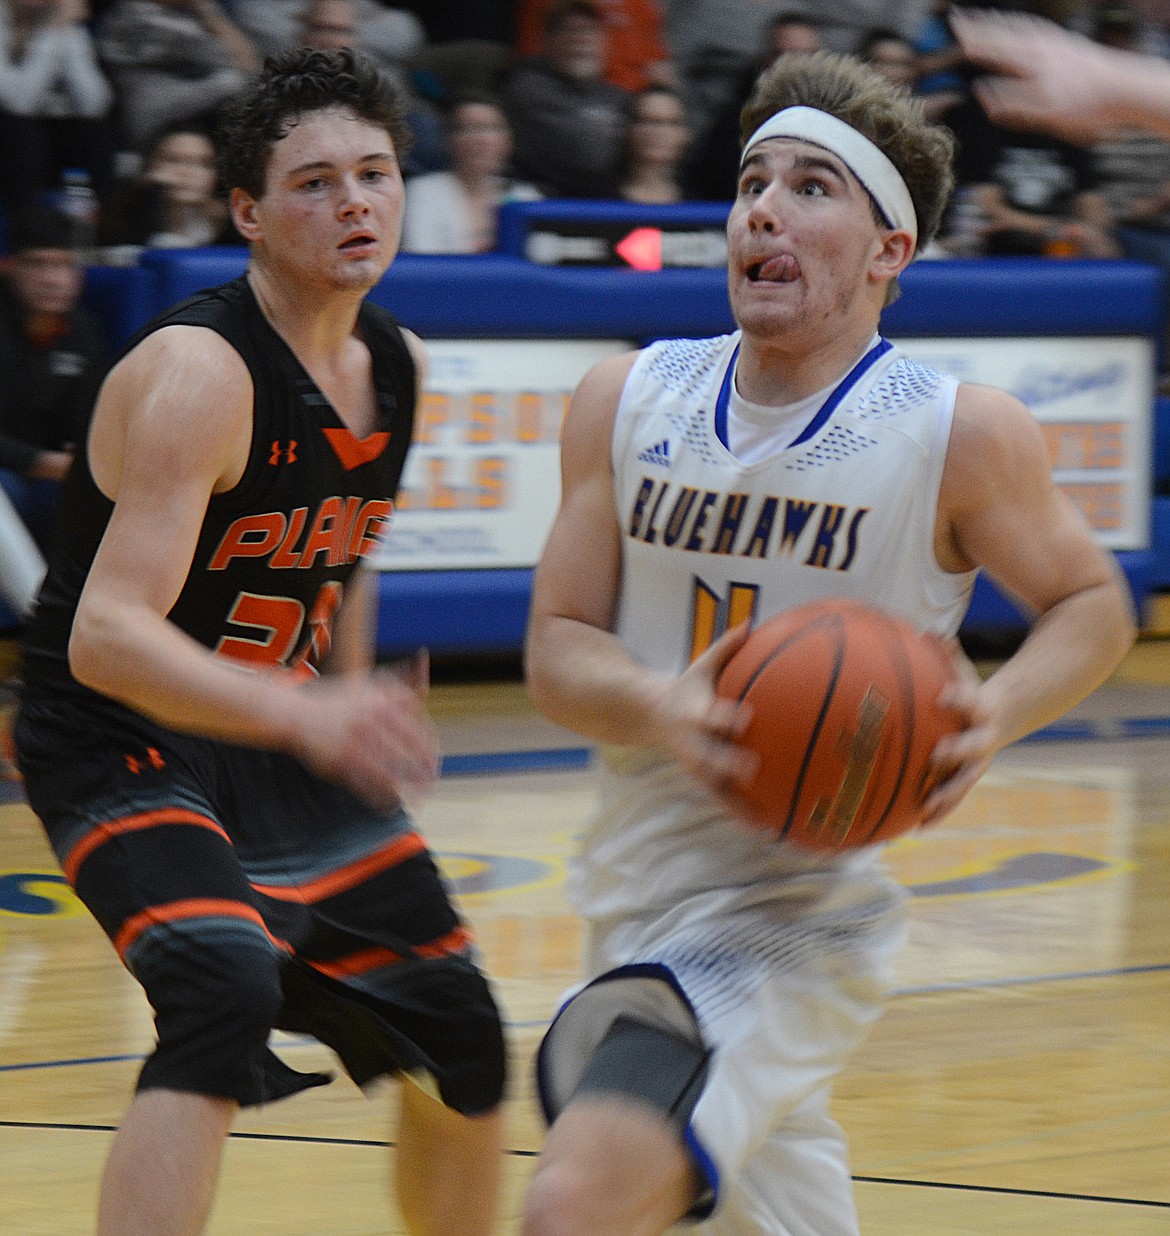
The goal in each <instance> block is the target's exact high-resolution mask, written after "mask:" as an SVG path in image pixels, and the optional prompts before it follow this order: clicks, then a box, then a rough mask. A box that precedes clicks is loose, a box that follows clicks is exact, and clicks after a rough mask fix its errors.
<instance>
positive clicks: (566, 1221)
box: [522, 970, 711, 1236]
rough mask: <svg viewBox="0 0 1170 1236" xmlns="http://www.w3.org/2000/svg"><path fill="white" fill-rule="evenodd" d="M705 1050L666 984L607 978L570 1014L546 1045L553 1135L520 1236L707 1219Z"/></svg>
mask: <svg viewBox="0 0 1170 1236" xmlns="http://www.w3.org/2000/svg"><path fill="white" fill-rule="evenodd" d="M707 1070H708V1051H707V1048H706V1047H705V1045H704V1044H703V1042H702V1040H701V1038H700V1036H699V1034H698V1028H697V1026H696V1025H695V1023H694V1019H693V1014H692V1013H691V1011H690V1008H689V1006H688V1005H687V1004H686V1001H685V997H683V996H682V993H681V991H679V990H677V989H676V988H675V987H673V986H672V985H671V983H670V981H669V979H668V978H667V977H666V976H665V975H664V974H662V973H659V972H657V971H656V972H654V973H652V974H647V973H645V972H644V970H642V971H639V972H638V973H637V974H634V975H626V976H624V977H623V976H622V975H621V973H620V972H616V973H615V975H614V976H603V978H602V979H601V980H599V981H598V982H596V983H594V984H591V985H590V986H589V987H587V988H585V989H584V990H583V991H582V992H579V993H578V994H577V996H576V997H575V998H574V999H573V1000H571V1001H570V1002H569V1003H568V1005H566V1006H565V1008H563V1009H562V1010H561V1012H560V1014H558V1016H557V1018H556V1019H555V1020H554V1022H553V1025H552V1026H551V1027H550V1029H549V1032H548V1034H546V1036H545V1039H544V1042H543V1043H542V1044H541V1049H540V1055H539V1058H538V1062H537V1074H538V1083H539V1086H540V1095H541V1101H542V1104H543V1106H544V1110H545V1115H546V1117H548V1118H549V1119H551V1127H550V1129H549V1133H548V1136H547V1137H546V1139H545V1144H544V1149H543V1151H542V1153H541V1158H540V1162H539V1164H538V1166H537V1170H536V1172H535V1174H534V1176H533V1179H532V1182H531V1185H530V1186H529V1190H528V1194H527V1197H526V1199H525V1208H524V1227H523V1229H522V1230H523V1233H524V1236H553V1234H554V1233H555V1234H556V1236H605V1234H606V1233H613V1232H622V1233H630V1234H633V1236H657V1234H658V1233H661V1232H665V1231H666V1229H667V1228H669V1227H670V1226H671V1225H672V1224H673V1223H675V1222H676V1221H677V1220H679V1219H680V1218H682V1217H683V1216H684V1215H686V1214H687V1213H689V1212H691V1211H692V1210H695V1209H696V1208H698V1209H700V1210H701V1209H703V1208H705V1206H706V1205H707V1204H708V1202H709V1198H710V1196H711V1188H710V1185H711V1182H710V1180H709V1178H708V1177H707V1175H706V1173H705V1171H704V1170H703V1169H702V1168H701V1166H700V1164H699V1162H698V1160H697V1159H696V1157H695V1154H694V1148H693V1146H692V1145H691V1142H690V1137H689V1128H690V1117H691V1113H692V1111H693V1109H694V1105H695V1103H696V1101H697V1100H698V1098H699V1096H700V1095H701V1093H702V1091H703V1087H704V1084H705V1082H706V1078H707Z"/></svg>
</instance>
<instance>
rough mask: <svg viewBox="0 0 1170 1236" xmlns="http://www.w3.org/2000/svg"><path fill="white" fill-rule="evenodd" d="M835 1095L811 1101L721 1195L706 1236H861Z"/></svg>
mask: <svg viewBox="0 0 1170 1236" xmlns="http://www.w3.org/2000/svg"><path fill="white" fill-rule="evenodd" d="M828 1106H829V1091H828V1089H827V1088H826V1089H825V1090H821V1091H818V1092H817V1093H815V1094H813V1095H810V1096H809V1097H808V1098H807V1099H806V1100H805V1101H804V1102H803V1103H802V1104H801V1105H800V1106H799V1107H798V1108H797V1109H796V1110H795V1111H794V1112H792V1113H791V1115H789V1116H788V1117H787V1118H786V1119H785V1120H784V1121H783V1122H782V1123H781V1125H780V1127H779V1128H778V1129H776V1130H775V1131H774V1132H773V1133H772V1134H771V1135H770V1136H769V1137H768V1139H767V1140H766V1141H765V1142H764V1144H763V1145H762V1146H761V1147H760V1148H759V1150H758V1151H757V1152H756V1154H755V1155H754V1156H753V1157H752V1158H751V1159H750V1160H749V1161H748V1163H747V1164H746V1165H745V1166H744V1168H743V1169H742V1170H741V1171H740V1172H737V1173H736V1174H735V1176H734V1178H733V1179H731V1180H728V1181H727V1182H726V1186H725V1187H724V1188H723V1189H722V1190H721V1191H720V1203H719V1207H718V1209H717V1210H716V1211H715V1213H714V1214H713V1215H712V1216H711V1218H710V1219H709V1220H708V1221H707V1222H706V1223H705V1224H704V1225H703V1226H702V1228H701V1229H700V1231H701V1232H702V1233H703V1236H757V1234H758V1233H759V1232H770V1231H782V1232H793V1233H797V1232H805V1233H812V1232H815V1233H816V1234H817V1236H858V1222H857V1210H856V1206H855V1202H854V1197H853V1180H852V1177H851V1175H850V1170H849V1156H848V1150H847V1147H846V1143H845V1134H844V1132H843V1131H842V1129H841V1127H840V1125H838V1124H837V1123H836V1121H834V1120H833V1119H832V1118H831V1117H830V1116H829V1112H828Z"/></svg>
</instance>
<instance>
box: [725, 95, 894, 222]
mask: <svg viewBox="0 0 1170 1236" xmlns="http://www.w3.org/2000/svg"><path fill="white" fill-rule="evenodd" d="M770 137H791V138H795V139H796V140H797V141H801V142H810V143H811V144H812V145H814V146H820V147H821V148H822V149H823V150H828V151H829V152H830V153H832V154H835V155H836V156H837V158H839V159H840V160H841V162H842V163H844V164H845V166H846V167H847V168H848V169H849V170H850V171H851V172H852V173H853V174H854V176H856V177H857V179H858V180H859V181H860V182H861V187H862V188H863V189H864V190H865V191H866V193H868V194H869V196H870V197H871V198H873V200H874V203H875V204H876V205H877V208H878V210H879V211H881V213H882V215H883V217H884V218H885V221H886V223H887V224H889V226H890V227H892V228H898V229H901V230H904V231H907V232H909V233H910V234H911V236H913V237H914V239H915V240H916V241H917V239H918V216H917V214H916V213H915V210H914V201H913V199H912V198H911V197H910V190H909V189H907V188H906V182H905V181H904V180H903V179H902V176H901V173H900V172H899V171H898V169H897V168H896V167H895V166H894V165H893V164H892V163H891V162H890V160H889V159H888V158H887V157H886V156H885V155H884V154H883V153H882V152H881V151H880V150H879V149H878V148H877V147H876V146H875V145H874V144H873V142H871V141H870V140H869V138H868V137H865V136H864V135H863V134H861V133H858V131H857V130H856V129H855V128H853V126H852V125H848V124H846V123H845V121H843V120H838V119H837V117H836V116H830V115H829V113H828V112H822V111H818V110H817V108H815V107H786V108H785V109H784V110H783V111H782V112H777V113H776V114H775V115H774V116H771V117H769V118H768V119H767V120H765V121H764V123H763V124H762V125H760V127H759V128H758V129H757V130H756V131H755V132H754V133H753V134H752V135H751V137H749V138H748V140H747V143H746V144H745V145H744V148H743V155H742V157H741V158H740V161H739V164H740V167H742V166H743V163H744V160H745V159H746V158H747V157H748V154H749V153H750V152H751V150H752V147H754V146H757V145H759V143H760V142H764V141H767V140H768V138H770Z"/></svg>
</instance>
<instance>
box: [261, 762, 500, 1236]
mask: <svg viewBox="0 0 1170 1236" xmlns="http://www.w3.org/2000/svg"><path fill="white" fill-rule="evenodd" d="M270 762H271V763H272V764H273V766H274V767H275V768H278V769H279V779H280V782H281V783H282V785H283V786H285V787H286V788H285V789H284V790H283V791H282V797H283V800H284V806H285V813H284V817H283V819H282V823H283V825H284V828H285V831H286V833H287V832H288V831H289V830H293V831H295V830H296V829H298V828H302V827H303V828H304V829H305V830H306V832H307V833H309V835H310V836H311V835H312V832H313V831H314V830H315V832H316V833H317V834H321V835H325V836H327V837H328V841H329V844H328V845H327V846H325V845H322V844H320V843H318V844H317V845H316V846H315V847H311V846H310V845H309V844H306V845H304V846H303V847H301V849H302V852H303V853H304V855H305V861H304V865H303V866H302V868H301V869H299V870H296V871H294V870H292V869H291V868H289V869H286V871H285V872H284V881H285V887H284V888H282V889H281V890H280V894H279V895H280V897H281V898H282V899H283V903H284V904H288V903H289V902H290V900H292V899H294V896H295V901H296V904H297V905H298V906H299V907H300V908H301V909H302V910H303V912H304V914H305V915H306V918H307V923H308V926H307V928H306V930H305V931H304V932H303V933H301V934H299V935H298V937H297V939H296V941H295V944H296V955H295V958H294V959H293V960H292V961H291V962H290V963H289V965H288V966H286V967H285V970H284V972H283V974H282V983H283V993H284V1004H283V1007H282V1010H281V1013H280V1018H279V1021H278V1025H279V1026H280V1028H282V1029H285V1030H291V1031H294V1032H298V1033H306V1034H311V1035H313V1036H314V1037H316V1038H318V1039H319V1040H320V1041H321V1042H323V1043H326V1044H327V1045H328V1046H329V1047H331V1048H333V1050H334V1051H335V1052H336V1053H337V1055H338V1056H339V1057H340V1059H341V1061H342V1063H343V1064H344V1065H345V1068H346V1070H347V1071H348V1072H349V1074H350V1076H351V1077H352V1078H353V1079H354V1081H356V1082H357V1083H358V1085H361V1086H365V1085H366V1084H367V1083H368V1082H370V1081H372V1080H373V1079H374V1078H377V1077H381V1076H396V1075H403V1077H404V1081H403V1086H402V1101H401V1129H400V1134H399V1139H398V1141H399V1147H398V1153H397V1163H396V1171H395V1178H396V1189H397V1194H398V1197H399V1199H400V1204H401V1209H402V1212H403V1215H404V1217H405V1219H406V1221H407V1224H408V1226H409V1229H410V1231H411V1232H412V1233H418V1234H419V1236H424V1234H425V1236H429V1234H431V1233H436V1234H438V1233H442V1234H443V1236H447V1234H451V1236H463V1234H464V1233H466V1234H467V1236H479V1234H480V1233H487V1232H489V1231H490V1230H491V1228H492V1224H493V1222H494V1218H495V1213H496V1209H497V1202H498V1193H499V1179H498V1178H499V1175H500V1172H501V1167H502V1158H501V1149H502V1148H501V1140H502V1139H501V1132H500V1119H499V1107H500V1103H501V1100H502V1097H503V1092H504V1082H505V1071H506V1059H505V1049H504V1034H503V1027H502V1025H501V1022H500V1015H499V1010H498V1008H497V1006H496V1003H495V1000H494V998H493V995H492V992H491V988H490V986H489V984H488V982H487V980H486V978H485V977H484V975H483V973H482V972H481V971H480V970H479V968H478V966H477V964H476V958H475V953H474V946H473V943H472V939H471V934H470V932H469V931H468V929H467V927H466V926H465V924H463V923H462V922H461V921H460V919H459V916H458V915H457V913H456V911H455V908H454V906H453V905H452V903H451V901H450V898H449V897H448V895H447V890H446V886H445V884H444V882H443V880H442V877H441V876H440V873H439V870H438V867H437V865H436V863H435V861H434V859H433V857H432V855H431V854H430V852H429V851H428V849H427V848H426V844H425V842H424V841H423V839H422V838H421V837H420V836H419V835H418V833H417V832H416V831H415V830H414V828H413V825H412V823H411V821H410V819H409V818H408V817H407V816H406V814H405V813H404V812H402V811H396V812H393V813H391V814H389V815H386V814H385V813H382V812H376V811H375V810H374V809H373V808H371V807H369V806H367V805H365V804H363V803H361V802H359V801H357V800H356V799H355V798H354V797H353V796H352V795H351V794H349V793H348V792H347V791H345V790H343V789H342V788H341V787H339V786H327V785H323V784H321V783H318V782H315V781H311V780H310V779H309V777H308V774H307V773H302V772H301V771H299V770H298V769H297V768H292V767H288V768H285V767H283V766H281V765H280V763H279V761H275V760H273V761H270ZM302 780H303V781H304V782H305V784H304V790H303V792H301V793H296V792H293V793H289V791H288V789H287V787H288V786H293V787H297V786H299V785H301V783H302ZM301 803H307V804H309V807H308V809H306V808H304V807H300V806H299V804H301ZM298 811H299V814H298ZM338 856H341V857H340V858H339V857H338ZM256 887H257V888H258V890H259V891H260V893H261V899H262V903H263V904H265V906H266V909H265V917H266V919H269V920H270V921H271V917H270V914H269V911H268V909H267V902H268V900H269V899H270V898H272V897H273V896H274V895H275V893H276V890H275V889H273V888H272V887H270V886H266V885H265V884H261V883H257V885H256ZM416 1083H417V1084H416Z"/></svg>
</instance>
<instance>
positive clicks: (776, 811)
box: [718, 601, 960, 850]
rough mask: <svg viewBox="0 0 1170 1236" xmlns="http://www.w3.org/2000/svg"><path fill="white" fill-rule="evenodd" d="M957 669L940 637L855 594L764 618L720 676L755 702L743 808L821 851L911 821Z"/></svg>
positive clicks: (724, 689)
mask: <svg viewBox="0 0 1170 1236" xmlns="http://www.w3.org/2000/svg"><path fill="white" fill-rule="evenodd" d="M953 672H954V671H953V667H952V665H951V661H950V657H949V655H948V652H947V649H946V646H945V644H944V643H943V642H942V640H940V639H938V638H937V637H936V636H932V635H924V634H923V633H922V632H920V631H919V630H917V628H915V627H913V626H912V625H911V624H910V623H908V622H906V621H905V620H904V619H902V618H897V617H894V616H893V615H892V614H886V613H882V612H880V611H878V610H874V609H870V608H868V607H866V606H864V605H859V604H857V603H855V602H851V601H822V602H816V603H814V604H811V605H803V606H800V607H799V608H798V609H793V610H788V611H787V612H785V613H782V614H777V615H776V616H775V617H773V618H769V619H768V620H767V621H765V622H763V623H761V624H760V626H759V627H758V628H757V629H756V630H755V631H753V632H752V633H751V635H749V636H748V639H747V642H746V643H745V644H744V645H743V647H742V648H741V649H740V650H739V652H737V653H736V654H735V656H734V657H733V658H732V659H731V661H730V662H728V664H727V665H726V667H725V668H724V670H723V673H722V674H721V676H720V679H719V683H718V691H719V694H720V695H724V696H728V697H730V698H732V699H739V700H746V701H747V702H748V703H749V704H750V705H751V709H752V716H751V720H750V722H749V723H748V727H747V730H746V732H745V733H744V735H743V737H742V739H741V740H740V741H741V742H742V744H743V745H744V746H746V747H749V748H751V750H753V751H755V752H756V753H757V754H758V755H759V757H760V763H759V770H758V772H757V773H756V775H755V777H754V779H753V780H752V782H751V784H750V785H748V786H747V787H746V788H744V789H743V790H742V797H743V799H744V804H745V807H746V808H747V811H748V813H749V814H750V815H751V817H752V818H753V820H755V821H756V822H757V823H758V824H759V825H760V827H761V828H765V829H768V830H769V831H774V832H775V833H776V834H777V835H778V836H781V837H785V838H787V839H788V840H790V841H794V842H796V843H798V844H800V845H803V846H807V847H810V848H812V849H817V850H837V849H851V848H854V847H856V846H863V845H870V844H872V843H873V842H877V841H887V840H889V839H890V838H892V837H898V836H900V835H901V834H902V833H905V832H908V831H909V830H910V829H912V828H914V827H916V826H917V825H918V824H919V823H920V822H921V820H922V805H923V803H924V802H925V800H926V798H927V795H928V794H929V792H930V790H931V788H932V786H933V784H934V781H935V779H936V778H935V777H934V776H932V773H931V770H930V769H929V767H928V763H927V762H928V760H929V757H930V753H931V752H932V751H933V750H934V746H935V743H936V742H937V741H938V740H939V738H941V737H942V736H943V735H944V734H948V733H953V732H954V731H955V730H957V729H959V728H960V723H959V718H958V716H957V715H956V714H955V713H954V712H952V711H950V710H948V709H945V708H942V707H940V706H939V704H938V695H939V692H940V691H941V690H942V688H943V687H944V686H945V685H946V684H947V683H948V682H949V681H950V680H951V678H952V677H953Z"/></svg>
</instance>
